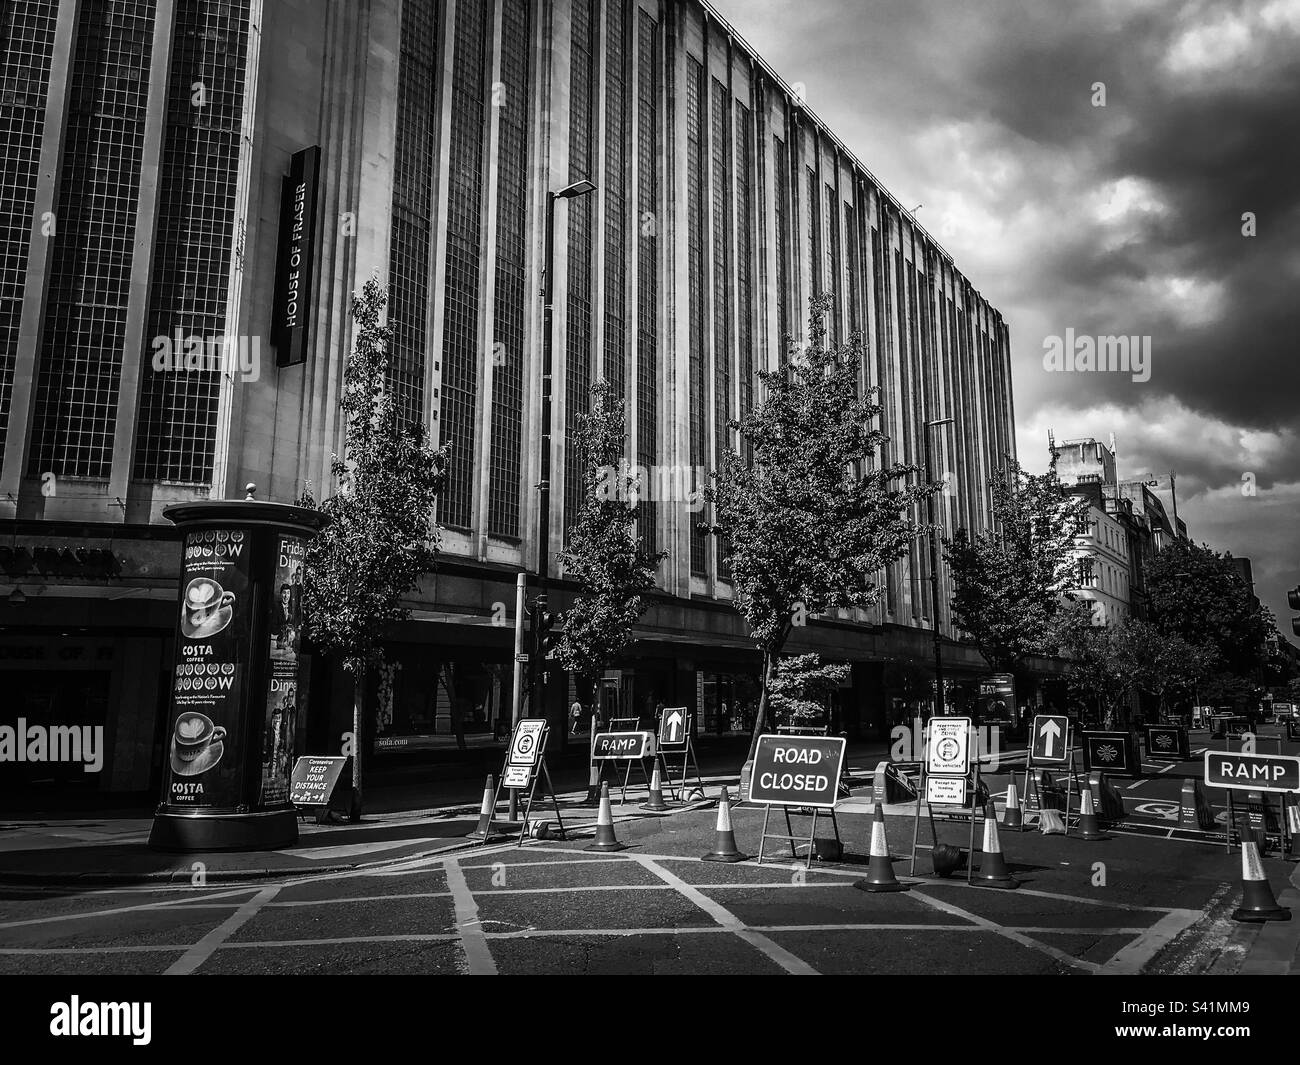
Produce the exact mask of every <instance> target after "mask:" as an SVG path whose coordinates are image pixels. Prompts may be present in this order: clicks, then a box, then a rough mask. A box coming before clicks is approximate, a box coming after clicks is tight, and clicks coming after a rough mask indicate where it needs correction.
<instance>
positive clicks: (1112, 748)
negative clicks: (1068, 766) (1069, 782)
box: [1083, 732, 1142, 776]
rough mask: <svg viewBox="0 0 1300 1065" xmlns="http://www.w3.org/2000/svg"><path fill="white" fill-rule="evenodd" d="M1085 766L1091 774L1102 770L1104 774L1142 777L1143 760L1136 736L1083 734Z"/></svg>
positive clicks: (1130, 734) (1099, 733)
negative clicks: (1095, 770)
mask: <svg viewBox="0 0 1300 1065" xmlns="http://www.w3.org/2000/svg"><path fill="white" fill-rule="evenodd" d="M1083 765H1084V768H1085V769H1087V770H1088V771H1089V772H1092V770H1094V769H1100V770H1101V771H1102V772H1103V773H1117V774H1119V775H1121V776H1141V774H1142V759H1141V756H1140V755H1139V754H1138V750H1137V743H1136V742H1135V734H1134V733H1131V732H1085V733H1084V734H1083Z"/></svg>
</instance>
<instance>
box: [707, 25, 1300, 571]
mask: <svg viewBox="0 0 1300 1065" xmlns="http://www.w3.org/2000/svg"><path fill="white" fill-rule="evenodd" d="M717 6H718V7H719V8H720V9H721V11H722V13H723V15H724V16H725V17H727V18H729V19H731V20H732V21H733V22H734V23H735V25H736V27H737V29H738V30H739V31H740V33H741V34H742V35H744V36H745V37H746V38H748V39H749V40H750V41H751V42H752V44H753V45H754V46H755V47H756V48H757V49H758V50H759V51H760V53H761V54H762V55H763V56H764V57H765V58H766V59H767V60H768V61H769V62H770V63H771V64H772V65H773V67H774V68H775V69H776V70H777V71H778V72H779V73H781V74H782V75H783V76H784V77H786V79H787V80H789V81H792V82H795V81H799V82H803V83H804V84H805V85H806V87H807V95H808V100H809V104H810V105H811V107H812V109H813V110H814V111H816V112H817V113H818V115H819V116H820V117H821V118H822V119H823V120H825V121H826V122H827V123H828V125H830V126H831V128H832V129H834V130H835V131H836V132H837V133H838V134H839V135H840V136H841V137H842V138H843V139H844V140H845V142H846V143H847V144H848V145H849V147H850V148H851V149H853V150H854V151H855V152H856V153H857V154H858V155H859V156H860V157H861V158H862V159H863V161H864V162H865V163H866V164H867V166H869V167H870V168H871V169H872V170H873V171H875V172H876V173H877V174H878V175H879V177H880V178H881V179H882V181H884V183H885V184H886V186H887V187H889V188H890V189H891V191H892V192H894V193H895V195H897V196H899V198H900V199H904V200H906V201H908V202H909V204H910V203H911V202H924V203H925V204H926V207H925V209H924V210H923V211H922V212H921V215H920V218H921V220H922V221H923V222H924V223H925V224H926V226H927V228H930V229H931V230H933V231H935V233H936V235H937V236H938V238H939V239H940V240H941V241H942V242H943V243H944V245H945V247H947V249H948V250H949V251H950V252H952V254H953V255H954V257H955V258H956V260H957V263H958V266H959V267H960V268H962V269H963V270H964V271H965V272H966V273H967V275H968V276H969V277H970V278H971V280H972V282H973V283H974V284H975V285H976V287H977V288H978V289H979V290H980V291H981V292H982V293H983V294H984V295H985V296H986V297H987V298H988V299H989V300H990V301H991V302H992V303H993V304H994V305H995V306H997V307H999V308H1000V309H1001V310H1002V311H1003V312H1004V314H1005V315H1006V317H1007V320H1008V322H1009V324H1010V328H1011V336H1012V351H1013V369H1014V381H1015V389H1016V395H1015V404H1016V411H1017V414H1018V417H1019V421H1020V423H1021V430H1022V433H1027V434H1028V435H1027V436H1026V440H1027V445H1026V453H1025V454H1024V455H1023V456H1022V458H1023V460H1024V461H1025V462H1026V463H1027V464H1028V465H1030V466H1031V467H1037V466H1041V462H1040V461H1039V460H1040V459H1041V458H1042V457H1043V453H1045V449H1044V448H1042V444H1043V443H1045V438H1046V428H1047V427H1049V426H1054V427H1056V428H1057V430H1058V436H1063V435H1095V436H1097V437H1099V438H1101V439H1105V438H1106V437H1107V436H1108V434H1109V433H1110V432H1111V431H1112V430H1114V431H1117V432H1118V433H1119V435H1120V438H1121V453H1120V454H1121V472H1122V473H1123V474H1125V475H1136V474H1137V473H1139V472H1141V470H1140V469H1139V468H1138V467H1139V466H1143V467H1149V468H1151V469H1155V470H1165V471H1167V470H1169V469H1176V470H1178V471H1179V496H1180V512H1182V513H1184V516H1186V517H1187V518H1188V520H1189V523H1191V524H1192V526H1193V534H1194V535H1195V533H1196V530H1195V523H1196V519H1197V516H1198V514H1199V515H1200V516H1202V517H1203V519H1204V521H1205V529H1206V532H1207V533H1208V532H1209V531H1210V530H1213V532H1214V533H1215V535H1216V536H1221V537H1223V538H1224V540H1223V541H1222V542H1220V543H1219V544H1218V546H1220V547H1232V548H1233V549H1234V550H1235V551H1236V552H1237V553H1239V554H1248V553H1249V551H1248V550H1246V549H1245V548H1243V546H1242V544H1249V545H1252V549H1254V550H1257V551H1261V552H1277V551H1279V550H1280V549H1281V548H1280V547H1279V545H1281V544H1284V543H1290V542H1293V537H1290V535H1289V525H1290V523H1293V522H1294V520H1295V511H1294V507H1292V508H1290V509H1288V508H1287V507H1284V506H1279V505H1268V504H1269V500H1270V498H1271V499H1272V501H1273V503H1277V502H1278V501H1279V500H1281V499H1283V498H1293V497H1294V494H1300V485H1297V482H1300V448H1297V447H1295V446H1294V444H1295V440H1296V435H1297V433H1298V432H1300V416H1298V412H1300V404H1297V402H1296V400H1297V396H1300V350H1298V349H1300V180H1297V174H1300V0H1245V2H1239V3H1236V2H1234V3H1212V2H1196V0H1193V2H1185V3H1164V2H1154V0H1122V2H1121V0H1092V2H1088V3H1078V2H1076V0H1047V2H1034V3H1023V2H1018V0H988V2H983V3H979V4H965V3H959V2H940V0H915V2H906V3H903V2H900V3H866V4H855V3H848V2H835V0H798V2H796V0H756V2H754V0H745V2H740V0H725V2H721V3H719V4H718V5H717ZM1095 82H1104V83H1105V87H1106V105H1107V106H1106V107H1104V108H1099V107H1093V106H1092V103H1091V99H1090V97H1091V95H1092V86H1093V84H1094V83H1095ZM1244 212H1253V213H1254V215H1255V218H1256V226H1257V232H1258V235H1257V236H1255V237H1253V238H1248V237H1245V236H1243V235H1242V231H1241V230H1242V224H1243V223H1242V214H1243V213H1244ZM945 222H947V223H948V226H947V227H945V225H944V223H945ZM1067 328H1073V329H1074V330H1075V331H1076V333H1077V334H1089V335H1108V334H1125V335H1133V334H1147V335H1150V336H1151V337H1152V338H1153V349H1154V350H1153V372H1152V377H1151V380H1150V381H1147V382H1145V383H1135V382H1133V381H1132V380H1131V379H1130V378H1129V377H1128V376H1127V375H1119V374H1100V373H1093V374H1066V373H1048V372H1045V371H1044V369H1043V362H1042V359H1043V340H1044V338H1045V337H1046V336H1048V335H1051V334H1062V333H1063V332H1064V330H1065V329H1067ZM1067 423H1071V424H1067ZM1040 437H1041V442H1040ZM1030 446H1032V448H1033V452H1032V453H1030V452H1029V447H1030ZM1040 451H1041V452H1042V453H1040ZM1129 463H1131V464H1132V465H1129ZM1244 472H1249V473H1250V474H1251V475H1252V476H1253V477H1255V479H1256V482H1257V484H1258V488H1259V492H1260V495H1259V496H1258V497H1257V498H1258V500H1260V501H1262V502H1263V504H1264V505H1260V506H1253V505H1252V504H1251V502H1250V500H1249V499H1248V498H1247V497H1241V496H1240V493H1239V492H1238V491H1237V489H1238V487H1239V484H1240V479H1241V476H1242V474H1243V473H1244ZM1288 485H1289V486H1290V487H1289V488H1288V487H1287V486H1288ZM1270 492H1272V493H1275V494H1274V496H1272V497H1270V496H1269V493H1270ZM1288 492H1290V493H1293V495H1292V496H1287V493H1288ZM1234 493H1235V496H1234ZM1234 541H1237V542H1234ZM1287 565H1290V566H1292V567H1293V568H1297V567H1300V560H1296V559H1290V560H1287V561H1283V560H1278V559H1277V558H1276V557H1275V558H1274V559H1273V561H1271V562H1270V561H1265V560H1263V559H1259V558H1257V560H1256V568H1257V572H1265V573H1269V574H1273V573H1276V572H1281V571H1282V570H1283V569H1284V568H1285V567H1286V566H1287ZM1297 576H1300V573H1298V574H1297ZM1264 594H1265V593H1264V591H1263V590H1261V595H1262V596H1263V595H1264Z"/></svg>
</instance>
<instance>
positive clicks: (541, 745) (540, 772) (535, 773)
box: [479, 725, 569, 847]
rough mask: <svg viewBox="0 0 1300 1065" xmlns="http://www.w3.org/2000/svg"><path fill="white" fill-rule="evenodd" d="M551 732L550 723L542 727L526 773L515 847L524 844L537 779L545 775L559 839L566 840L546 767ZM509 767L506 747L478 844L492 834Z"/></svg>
mask: <svg viewBox="0 0 1300 1065" xmlns="http://www.w3.org/2000/svg"><path fill="white" fill-rule="evenodd" d="M550 734H551V727H550V725H546V726H544V727H543V728H542V736H541V740H540V741H539V742H538V745H537V760H536V761H535V762H534V763H533V765H532V767H531V769H530V771H529V774H528V800H527V802H526V803H525V804H524V815H523V819H522V821H521V822H520V825H519V839H518V841H517V842H516V843H515V846H516V847H522V846H523V845H524V839H525V838H526V837H527V835H528V814H529V812H530V811H531V810H532V808H533V798H534V796H535V795H536V792H537V781H538V778H539V777H542V776H545V777H546V791H547V792H548V793H549V794H550V796H551V804H552V805H553V806H554V807H555V819H556V820H557V821H558V822H559V823H560V837H559V838H560V839H565V840H567V839H568V838H569V837H568V836H567V835H566V834H565V828H564V817H563V816H562V815H561V814H560V799H559V796H558V795H557V794H556V792H555V785H554V784H552V783H551V771H550V770H549V769H547V768H546V758H545V754H546V741H547V739H548V738H549V736H550ZM509 767H510V749H509V748H507V749H506V760H505V763H504V764H503V765H502V767H501V775H500V776H499V777H498V778H497V786H496V791H494V792H493V793H492V810H491V812H490V813H489V814H488V823H487V830H486V831H485V832H484V833H483V839H482V840H480V841H479V846H483V845H485V844H486V843H487V841H488V839H489V838H491V836H492V823H493V821H495V820H496V812H497V802H498V801H499V800H500V797H501V789H502V787H504V786H505V779H506V771H507V770H508V769H509Z"/></svg>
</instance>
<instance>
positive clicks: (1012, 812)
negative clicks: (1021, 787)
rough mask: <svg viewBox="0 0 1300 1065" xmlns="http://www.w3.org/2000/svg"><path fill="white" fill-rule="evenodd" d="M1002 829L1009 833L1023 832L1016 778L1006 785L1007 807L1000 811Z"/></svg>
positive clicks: (1022, 817)
mask: <svg viewBox="0 0 1300 1065" xmlns="http://www.w3.org/2000/svg"><path fill="white" fill-rule="evenodd" d="M1002 827H1003V828H1005V829H1007V830H1009V831H1011V832H1023V831H1024V830H1025V822H1024V816H1023V814H1022V813H1021V810H1020V793H1019V792H1018V791H1016V778H1015V777H1014V776H1013V777H1012V778H1011V783H1010V784H1008V785H1007V805H1006V809H1004V810H1003V811H1002Z"/></svg>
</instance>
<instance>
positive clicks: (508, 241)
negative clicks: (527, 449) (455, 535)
mask: <svg viewBox="0 0 1300 1065" xmlns="http://www.w3.org/2000/svg"><path fill="white" fill-rule="evenodd" d="M530 9H531V5H530V4H529V2H528V0H504V2H503V3H502V6H501V20H502V21H501V86H500V97H499V99H500V106H499V109H498V111H497V114H498V120H499V128H500V145H499V147H498V149H497V269H496V290H495V296H494V298H493V299H494V307H493V310H492V342H493V358H492V366H493V369H492V442H491V450H492V462H491V472H490V474H489V478H488V532H489V533H490V534H491V535H493V536H509V537H517V536H518V535H519V488H520V483H519V477H520V454H521V450H522V448H523V411H524V381H523V374H524V313H525V301H524V260H525V257H526V255H527V243H526V239H525V237H526V227H527V222H528V113H529V110H530V109H529V106H528V86H529V81H528V77H529V70H528V55H529V42H530V37H531V33H530V29H531V25H530Z"/></svg>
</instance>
